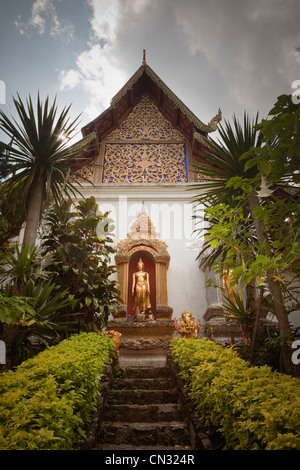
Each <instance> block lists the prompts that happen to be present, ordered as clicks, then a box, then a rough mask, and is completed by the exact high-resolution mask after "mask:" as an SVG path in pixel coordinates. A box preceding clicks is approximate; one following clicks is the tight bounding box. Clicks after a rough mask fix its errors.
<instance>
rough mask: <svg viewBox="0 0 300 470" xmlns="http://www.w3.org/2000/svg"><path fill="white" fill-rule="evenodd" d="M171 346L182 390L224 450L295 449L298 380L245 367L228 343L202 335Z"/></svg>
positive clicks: (299, 441)
mask: <svg viewBox="0 0 300 470" xmlns="http://www.w3.org/2000/svg"><path fill="white" fill-rule="evenodd" d="M171 351H172V355H173V358H174V361H175V363H176V364H177V366H178V367H179V371H180V375H181V376H182V378H183V380H184V383H185V389H186V392H187V393H188V395H189V397H190V399H191V400H192V402H193V403H194V404H195V407H196V409H197V411H198V413H199V415H200V416H201V418H202V419H203V422H204V424H205V425H206V426H208V427H211V429H212V428H213V427H214V428H217V429H218V432H219V433H220V434H221V436H222V437H223V438H224V441H225V448H226V449H234V450H237V449H247V450H248V449H249V450H255V449H262V450H279V449H280V450H281V449H284V450H286V449H300V389H299V380H298V379H296V378H294V377H291V376H288V375H285V374H280V373H278V372H273V371H272V370H271V368H270V367H268V366H262V367H249V365H248V363H247V362H246V361H244V360H243V359H241V358H240V357H238V354H237V352H236V351H235V350H234V349H233V347H230V348H223V347H222V346H220V345H218V344H216V343H214V342H213V341H209V340H207V339H200V340H193V339H179V338H178V339H174V340H173V341H172V343H171Z"/></svg>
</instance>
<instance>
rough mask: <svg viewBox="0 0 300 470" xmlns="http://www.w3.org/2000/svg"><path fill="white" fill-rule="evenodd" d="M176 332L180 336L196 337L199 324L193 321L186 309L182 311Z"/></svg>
mask: <svg viewBox="0 0 300 470" xmlns="http://www.w3.org/2000/svg"><path fill="white" fill-rule="evenodd" d="M177 332H178V333H179V334H180V335H181V337H182V338H197V336H198V333H199V325H198V324H197V323H196V322H195V320H194V317H193V316H192V314H191V312H189V311H188V310H184V312H182V314H181V317H180V319H179V325H178V327H177Z"/></svg>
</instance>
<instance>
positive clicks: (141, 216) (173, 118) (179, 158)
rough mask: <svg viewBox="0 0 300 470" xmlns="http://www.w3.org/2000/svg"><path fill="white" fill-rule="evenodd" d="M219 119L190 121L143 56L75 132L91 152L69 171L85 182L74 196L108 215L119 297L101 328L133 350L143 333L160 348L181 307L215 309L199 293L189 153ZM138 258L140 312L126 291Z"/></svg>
mask: <svg viewBox="0 0 300 470" xmlns="http://www.w3.org/2000/svg"><path fill="white" fill-rule="evenodd" d="M220 120H221V111H220V110H219V111H218V113H217V114H216V116H215V117H214V118H213V119H212V120H211V121H210V123H208V124H205V123H203V122H202V121H200V120H199V119H198V118H197V117H196V116H195V115H194V114H193V112H192V111H190V109H188V108H187V106H185V105H184V103H183V102H182V101H181V100H180V99H179V98H178V97H177V96H176V95H175V94H174V93H173V92H172V91H171V90H170V89H169V88H168V86H167V85H166V84H165V83H164V82H163V81H162V80H161V79H160V78H159V77H158V76H157V75H156V73H155V72H154V71H153V70H152V69H151V68H150V67H149V65H148V64H147V62H146V57H145V52H144V56H143V62H142V65H141V66H140V68H139V69H138V70H137V71H136V72H135V73H134V75H133V76H132V77H131V78H130V80H128V82H127V83H126V84H125V85H124V86H123V88H121V89H120V91H119V92H118V93H117V94H116V95H115V96H114V97H113V98H112V100H111V104H110V106H109V108H108V109H106V110H105V111H104V112H103V113H101V114H100V115H99V116H98V117H97V118H96V119H94V120H93V121H92V122H90V123H89V124H87V125H86V126H85V127H84V128H83V129H82V134H83V141H85V142H86V141H88V142H91V144H92V146H91V148H92V150H91V151H89V152H88V153H86V154H85V155H84V160H83V161H82V167H81V168H80V169H79V170H77V172H78V174H80V175H82V176H84V177H85V178H87V179H88V180H90V181H91V182H92V183H93V185H91V184H89V183H82V186H83V190H82V191H83V194H84V195H85V196H86V197H88V196H91V195H92V196H94V197H95V198H96V202H97V204H98V205H99V208H100V210H101V211H102V212H106V211H109V213H110V218H111V219H112V220H113V224H112V226H113V228H114V235H115V240H116V249H117V253H116V256H115V260H114V263H115V265H116V267H117V270H118V282H119V288H120V291H121V297H122V302H121V304H120V306H119V311H118V312H117V313H116V315H115V317H114V318H113V319H111V320H110V323H109V326H108V327H109V328H111V329H114V330H118V331H120V332H121V333H122V336H123V342H124V341H125V339H126V338H127V340H128V343H129V342H130V341H133V343H134V340H132V338H135V339H136V341H135V344H133V346H136V345H137V343H139V344H140V343H141V338H143V340H144V343H145V344H146V346H147V338H148V339H149V341H150V343H151V341H152V343H151V344H152V345H153V341H154V339H153V338H154V337H155V338H156V339H157V338H159V340H158V341H160V343H161V344H162V343H163V341H164V339H166V340H167V339H168V338H170V337H171V336H172V335H173V333H174V319H179V318H180V316H181V314H182V312H184V311H189V312H191V314H192V316H193V318H194V319H195V322H198V323H199V322H201V324H203V323H205V321H208V320H211V319H212V316H214V315H215V314H216V312H217V311H218V308H219V306H220V299H219V297H218V296H219V295H220V294H219V292H218V290H213V291H211V292H210V291H209V290H207V289H206V287H205V283H206V280H207V276H208V273H205V272H203V271H201V270H200V269H199V260H197V256H198V253H199V247H200V244H201V239H199V237H197V235H196V234H195V233H194V230H195V219H194V218H193V215H195V214H194V207H193V204H192V200H193V197H194V196H195V195H196V194H197V191H196V190H195V188H194V187H193V183H195V182H197V174H196V173H195V167H194V166H195V164H196V163H197V160H198V158H199V155H198V154H197V152H196V151H197V150H201V149H202V150H203V149H209V148H210V142H211V137H210V135H211V134H212V133H213V132H214V131H215V130H216V129H217V124H218V122H219V121H220ZM198 192H199V190H198ZM140 260H141V261H142V263H143V266H142V269H141V270H140V271H141V272H145V273H147V274H148V278H149V281H148V283H149V285H148V291H149V293H148V291H147V289H146V290H145V286H144V287H143V289H144V291H143V293H142V294H143V295H148V304H147V305H148V307H146V308H145V310H146V311H143V307H140V308H139V307H137V291H136V292H134V289H135V290H136V287H134V289H133V282H134V281H133V279H134V276H135V273H138V272H139V271H138V270H139V268H138V263H139V261H140ZM140 279H142V276H140ZM141 292H142V291H141ZM142 294H141V295H142ZM149 306H150V307H149ZM149 318H150V319H149ZM154 325H156V329H155V328H154ZM157 326H159V334H158V333H157ZM133 328H135V329H134V331H135V333H134V334H133V333H132V332H133ZM154 330H155V331H154ZM151 338H152V339H151ZM125 342H126V341H125ZM154 342H155V341H154ZM129 346H130V345H129ZM129 346H128V347H129Z"/></svg>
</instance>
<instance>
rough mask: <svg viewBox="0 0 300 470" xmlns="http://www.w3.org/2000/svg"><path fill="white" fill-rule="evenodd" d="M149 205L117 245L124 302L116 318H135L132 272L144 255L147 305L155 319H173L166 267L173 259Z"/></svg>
mask: <svg viewBox="0 0 300 470" xmlns="http://www.w3.org/2000/svg"><path fill="white" fill-rule="evenodd" d="M157 237H158V234H157V233H156V231H155V229H154V227H153V225H152V222H151V220H150V219H149V217H148V215H147V212H146V209H145V207H144V205H143V207H142V210H141V212H140V214H139V215H138V217H137V219H136V220H135V222H134V223H133V225H132V227H131V230H130V232H129V233H128V235H127V239H126V240H122V241H120V242H119V243H118V245H117V254H116V256H115V261H116V266H117V270H118V284H119V289H120V296H121V299H123V304H122V305H120V307H119V313H118V315H117V316H116V318H119V319H121V318H129V319H133V318H134V317H135V316H136V312H135V310H134V296H133V295H132V284H133V274H134V272H136V271H137V265H138V262H139V260H140V259H141V260H142V261H143V263H144V271H145V272H147V273H148V274H149V282H150V304H151V308H150V309H146V310H148V312H146V313H147V314H149V310H150V311H151V315H153V317H154V319H155V320H156V319H170V318H171V316H172V312H173V309H172V308H170V307H169V306H168V292H167V270H168V268H169V263H170V255H169V253H168V250H167V245H166V243H165V242H163V241H161V240H159V239H158V238H157Z"/></svg>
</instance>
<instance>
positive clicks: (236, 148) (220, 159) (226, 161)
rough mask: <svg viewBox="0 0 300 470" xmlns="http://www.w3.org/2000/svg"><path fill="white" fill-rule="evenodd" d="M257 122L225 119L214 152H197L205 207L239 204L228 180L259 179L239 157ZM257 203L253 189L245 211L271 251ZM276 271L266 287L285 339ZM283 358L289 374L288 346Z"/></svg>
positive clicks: (254, 138)
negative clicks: (202, 176)
mask: <svg viewBox="0 0 300 470" xmlns="http://www.w3.org/2000/svg"><path fill="white" fill-rule="evenodd" d="M257 123H258V115H257V116H256V118H255V119H254V120H252V122H251V121H250V119H249V118H248V116H247V115H246V113H245V114H244V121H243V126H242V125H241V124H240V123H239V121H238V119H237V118H236V116H234V117H233V126H232V125H231V124H230V123H229V122H228V121H225V124H224V126H220V128H219V133H220V137H221V140H220V143H213V144H212V147H213V151H212V152H205V153H203V152H199V154H200V155H201V157H202V158H204V159H205V160H206V163H199V164H198V165H197V172H198V173H199V174H200V175H205V176H209V177H210V178H211V179H210V180H208V181H207V180H206V181H204V182H202V183H201V185H199V186H198V187H199V190H200V189H201V194H200V195H199V196H197V197H196V199H195V201H196V202H197V203H202V204H204V205H207V206H208V205H217V204H222V203H226V204H228V205H230V206H231V207H235V206H236V205H237V204H239V198H238V196H240V195H242V193H243V190H242V189H239V188H238V189H233V187H232V186H231V185H230V186H228V182H229V180H231V179H232V178H237V177H241V178H242V179H243V180H244V181H245V180H247V179H248V180H249V181H250V180H251V181H254V180H255V178H256V180H257V181H258V179H257V177H259V174H260V172H259V171H258V168H257V166H256V165H253V166H252V165H246V166H245V160H242V159H241V157H242V155H243V154H245V153H247V152H249V151H250V150H251V149H253V148H254V147H259V146H260V145H261V144H262V139H263V136H262V135H261V134H260V133H259V132H258V131H257V130H256V128H255V126H256V125H257ZM249 159H250V157H249ZM246 162H247V160H246ZM245 168H246V170H245ZM231 181H232V180H231ZM259 206H260V200H259V197H258V196H257V194H256V193H255V191H254V190H253V191H252V192H250V193H249V194H248V196H247V199H246V206H245V211H246V213H247V216H250V218H251V220H252V222H253V235H254V236H255V237H256V239H257V242H258V244H259V245H260V246H261V247H263V246H265V247H266V255H267V253H268V252H271V250H268V248H270V241H269V238H268V236H267V233H266V229H265V225H264V222H263V220H262V219H261V218H259V217H257V216H256V215H255V210H256V208H257V207H259ZM205 248H207V246H205ZM218 249H220V247H218ZM223 255H224V254H223ZM210 256H211V259H215V256H212V255H210ZM275 274H276V273H275V271H274V269H270V270H269V271H268V272H267V283H268V288H269V291H270V294H271V296H272V299H273V303H274V309H275V312H276V315H277V319H278V326H279V329H280V332H281V333H282V334H283V336H284V337H285V338H290V335H291V329H290V324H289V321H288V313H287V310H286V307H285V305H284V300H283V296H282V292H281V288H280V285H279V283H278V281H277V280H276V278H275V277H274V275H275ZM282 358H283V363H284V369H285V371H286V372H287V373H291V372H292V370H293V369H294V368H293V365H292V364H291V351H290V349H289V348H288V347H287V346H285V347H284V349H283V354H282Z"/></svg>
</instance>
